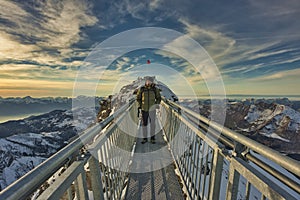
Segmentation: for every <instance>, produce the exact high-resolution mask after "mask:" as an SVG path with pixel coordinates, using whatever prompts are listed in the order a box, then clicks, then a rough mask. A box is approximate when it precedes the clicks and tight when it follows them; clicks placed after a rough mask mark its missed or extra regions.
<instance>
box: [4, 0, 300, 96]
mask: <svg viewBox="0 0 300 200" xmlns="http://www.w3.org/2000/svg"><path fill="white" fill-rule="evenodd" d="M299 19H300V2H299V1H298V0H285V1H282V0H244V1H240V0H232V1H224V0H222V1H221V0H215V1H211V0H207V1H202V0H199V1H196V0H194V1H192V0H187V1H182V0H172V1H167V0H154V1H140V0H133V1H129V0H120V1H102V0H100V1H99V0H90V1H86V0H62V1H59V0H45V1H35V0H28V1H23V0H0V43H1V45H0V96H2V97H17V96H20V97H22V96H33V97H44V96H68V97H71V96H74V87H80V91H82V93H83V94H85V93H86V94H91V93H93V92H94V93H95V94H96V95H99V96H105V95H109V94H111V93H114V92H117V91H118V89H119V88H120V87H121V86H122V85H125V84H128V83H130V82H131V81H133V80H135V79H136V78H137V77H138V76H144V75H154V76H156V77H157V79H158V80H160V81H162V82H164V83H165V84H167V85H168V86H169V87H170V88H171V89H172V90H174V92H175V93H176V94H178V95H190V94H191V93H197V94H198V95H209V94H210V92H211V90H210V85H209V84H208V82H210V81H211V79H214V77H213V76H210V75H207V74H216V73H219V75H220V77H221V79H222V83H223V86H224V90H225V93H226V94H227V95H235V94H244V95H286V96H290V95H300V94H299V92H300V89H299V85H300V79H299V77H300V21H299ZM145 27H160V28H165V29H170V30H174V31H177V32H179V33H181V34H182V36H183V37H188V38H191V39H193V40H194V41H195V42H197V43H198V44H199V45H200V46H201V47H202V48H203V49H202V50H201V53H200V54H201V55H199V51H195V49H193V48H191V46H188V45H187V44H186V43H185V44H180V45H181V46H177V47H178V48H176V49H174V51H175V53H174V52H168V51H165V50H162V49H159V48H157V49H156V48H148V44H145V46H144V47H145V48H144V49H143V48H141V47H143V46H142V45H141V46H140V48H139V49H138V50H134V51H131V52H127V53H125V54H123V55H121V56H116V55H112V54H113V53H112V52H113V51H110V50H109V49H108V50H106V51H105V53H104V54H105V55H103V54H101V55H100V51H99V54H96V53H97V49H98V48H99V46H101V44H103V42H105V41H107V40H109V39H110V38H113V37H114V36H115V35H118V34H121V33H123V32H124V31H128V30H133V29H137V28H145ZM144 34H145V33H144ZM160 37H164V36H158V37H156V38H155V37H153V38H152V36H149V38H150V41H151V40H159V39H160ZM176 39H177V40H176ZM124 40H125V41H126V38H125V39H124ZM176 41H177V42H178V38H174V41H171V43H172V42H176ZM131 42H132V41H131ZM138 42H139V41H138V37H137V43H138ZM184 45H185V47H184ZM187 46H188V47H187ZM182 48H186V49H185V50H184V49H182ZM183 51H186V52H185V53H187V52H190V57H193V58H195V59H197V58H198V57H199V58H200V57H201V58H203V63H199V65H201V66H203V68H201V67H200V68H199V66H195V65H194V64H193V63H191V62H189V61H188V60H187V59H186V58H185V57H182V56H180V55H178V54H180V52H183ZM101 52H102V53H103V52H104V51H101ZM176 52H177V53H176ZM90 55H94V56H95V55H96V56H98V55H99V57H98V61H99V60H101V59H104V60H106V59H107V60H110V61H111V62H104V61H103V60H101V66H98V65H97V64H95V63H93V65H91V61H90V60H89V56H90ZM185 55H187V54H185ZM203 56H205V58H204V57H203ZM208 59H210V60H211V63H210V64H207V62H205V61H207V60H208ZM147 60H150V61H151V63H150V64H147ZM98 61H97V62H98ZM99 62H100V61H99ZM99 65H100V64H99ZM87 66H89V67H87ZM197 67H198V68H197ZM214 67H215V68H216V69H217V70H215V69H213V68H214ZM195 69H206V70H207V69H208V71H205V70H204V71H202V70H200V71H197V70H195ZM83 70H85V71H88V73H87V74H86V76H85V77H84V78H83V77H81V75H80V71H83ZM211 70H212V71H211ZM95 83H97V88H96V89H95V88H93V85H94V84H95ZM223 86H222V87H223Z"/></svg>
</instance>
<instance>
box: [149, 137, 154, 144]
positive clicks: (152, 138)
mask: <svg viewBox="0 0 300 200" xmlns="http://www.w3.org/2000/svg"><path fill="white" fill-rule="evenodd" d="M150 141H151V143H152V144H155V137H154V136H152V137H151V140H150Z"/></svg>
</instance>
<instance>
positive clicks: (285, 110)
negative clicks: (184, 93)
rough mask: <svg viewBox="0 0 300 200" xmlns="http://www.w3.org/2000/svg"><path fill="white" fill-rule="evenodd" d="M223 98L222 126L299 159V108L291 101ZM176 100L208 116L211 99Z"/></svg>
mask: <svg viewBox="0 0 300 200" xmlns="http://www.w3.org/2000/svg"><path fill="white" fill-rule="evenodd" d="M225 102H226V120H225V126H226V127H228V128H230V129H232V130H234V131H237V132H239V133H242V134H244V135H246V136H248V137H250V138H252V139H254V140H256V141H259V142H261V143H263V144H265V145H267V146H269V147H271V148H273V149H276V150H278V151H280V152H282V153H286V154H291V156H296V155H297V159H299V155H300V112H299V111H297V110H296V109H294V108H295V107H296V106H295V105H294V102H292V101H289V100H288V99H286V98H284V99H244V100H226V101H225ZM180 103H181V105H183V106H185V107H188V108H190V109H192V110H194V111H195V112H199V113H200V114H202V115H204V116H206V117H208V118H209V117H210V113H211V100H200V101H198V100H182V101H181V102H180ZM296 103H297V102H296ZM216 109H218V108H216ZM295 154H296V155H295Z"/></svg>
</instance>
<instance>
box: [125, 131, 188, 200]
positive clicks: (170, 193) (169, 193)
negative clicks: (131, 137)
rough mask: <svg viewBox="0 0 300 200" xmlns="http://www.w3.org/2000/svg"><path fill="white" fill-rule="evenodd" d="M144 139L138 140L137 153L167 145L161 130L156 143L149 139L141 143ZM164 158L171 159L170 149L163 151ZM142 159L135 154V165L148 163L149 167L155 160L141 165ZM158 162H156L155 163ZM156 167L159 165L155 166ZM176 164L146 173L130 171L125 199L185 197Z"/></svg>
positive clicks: (152, 150)
mask: <svg viewBox="0 0 300 200" xmlns="http://www.w3.org/2000/svg"><path fill="white" fill-rule="evenodd" d="M141 141H142V139H138V140H137V144H136V148H135V154H134V155H136V154H138V153H143V154H144V153H147V152H155V151H156V150H158V149H161V148H162V147H166V145H167V144H166V142H165V141H164V139H163V136H162V132H161V131H160V132H159V133H158V134H156V143H155V144H152V143H150V142H149V141H148V142H147V143H145V144H142V143H141ZM162 152H163V153H161V152H160V153H161V154H163V155H158V156H161V157H162V158H168V159H171V153H170V152H169V151H162ZM141 162H142V161H141V159H140V157H138V156H133V164H132V165H134V166H137V165H139V166H144V167H145V165H147V166H146V167H148V168H149V169H151V167H153V166H151V165H152V164H153V163H154V162H151V163H149V162H147V161H146V162H145V163H146V164H145V163H144V164H142V165H141ZM155 164H157V163H154V164H153V165H155ZM154 167H157V165H156V166H154ZM174 170H175V169H174V164H173V163H171V164H169V165H168V166H166V167H164V168H160V169H157V170H148V172H145V173H130V174H129V181H128V186H127V191H126V196H125V199H128V200H134V199H139V200H140V199H143V200H144V199H145V200H148V199H149V200H161V199H162V200H163V199H171V200H173V199H174V200H175V199H176V200H177V199H184V196H183V193H182V189H181V186H180V184H179V182H178V177H177V175H176V174H175V171H174Z"/></svg>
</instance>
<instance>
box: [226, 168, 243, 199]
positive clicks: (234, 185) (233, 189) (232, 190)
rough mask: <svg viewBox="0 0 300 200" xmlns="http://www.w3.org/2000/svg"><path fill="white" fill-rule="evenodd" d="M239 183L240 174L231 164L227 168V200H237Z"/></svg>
mask: <svg viewBox="0 0 300 200" xmlns="http://www.w3.org/2000/svg"><path fill="white" fill-rule="evenodd" d="M239 181H240V174H239V173H238V172H237V171H236V170H235V167H234V165H233V164H232V163H231V164H230V167H229V177H228V185H227V191H226V195H227V197H226V199H227V200H235V199H236V198H237V193H238V187H239Z"/></svg>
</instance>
